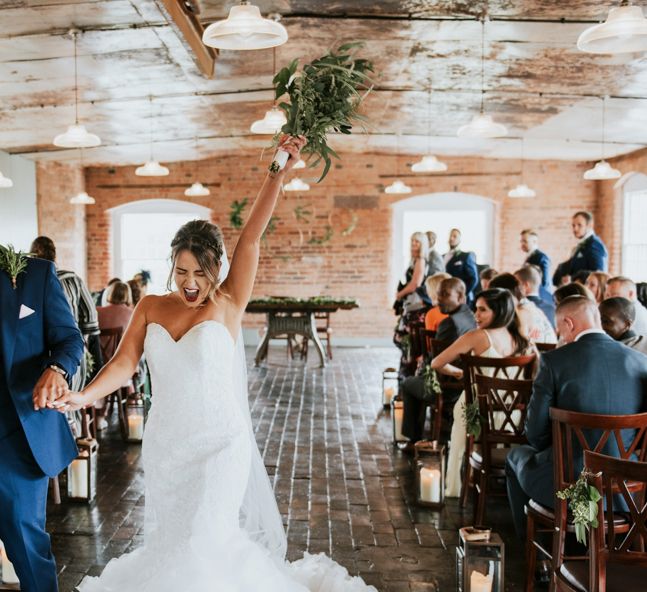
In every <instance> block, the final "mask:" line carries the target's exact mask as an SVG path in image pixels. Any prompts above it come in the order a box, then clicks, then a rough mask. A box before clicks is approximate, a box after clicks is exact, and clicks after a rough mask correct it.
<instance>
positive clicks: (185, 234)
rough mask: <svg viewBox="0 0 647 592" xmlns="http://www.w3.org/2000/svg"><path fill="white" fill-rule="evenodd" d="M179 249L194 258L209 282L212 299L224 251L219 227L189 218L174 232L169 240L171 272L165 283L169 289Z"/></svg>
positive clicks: (210, 297)
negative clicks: (187, 252) (189, 219)
mask: <svg viewBox="0 0 647 592" xmlns="http://www.w3.org/2000/svg"><path fill="white" fill-rule="evenodd" d="M181 251H189V252H190V253H191V254H192V255H193V256H194V257H195V258H196V260H197V262H198V265H199V266H200V269H202V271H203V272H204V275H205V278H206V279H207V281H208V282H209V299H210V300H212V301H213V300H214V298H215V295H216V291H217V290H218V286H219V285H220V281H219V279H218V275H219V273H220V260H221V258H222V255H223V253H224V247H223V240H222V232H221V231H220V228H218V227H217V226H216V225H215V224H212V223H211V222H207V221H206V220H191V222H187V223H186V224H184V225H183V226H181V227H180V229H179V230H178V231H177V232H176V233H175V236H174V237H173V240H172V241H171V273H170V274H169V278H168V282H167V285H166V288H167V290H169V291H171V290H172V284H173V271H174V269H175V262H176V261H177V256H178V255H179V253H180V252H181Z"/></svg>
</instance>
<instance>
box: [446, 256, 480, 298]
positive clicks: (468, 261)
mask: <svg viewBox="0 0 647 592" xmlns="http://www.w3.org/2000/svg"><path fill="white" fill-rule="evenodd" d="M445 271H446V272H447V273H448V274H449V275H451V276H453V277H455V278H459V279H461V280H463V282H464V283H465V288H466V290H465V295H466V296H467V302H468V303H471V302H472V301H473V300H474V290H475V289H476V286H478V283H479V272H478V268H477V267H476V256H475V255H474V253H471V252H469V253H464V252H463V251H457V252H456V253H455V255H454V256H453V257H452V258H451V259H450V260H449V261H448V262H447V264H446V265H445Z"/></svg>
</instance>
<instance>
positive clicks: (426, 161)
mask: <svg viewBox="0 0 647 592" xmlns="http://www.w3.org/2000/svg"><path fill="white" fill-rule="evenodd" d="M430 153H431V80H429V93H428V94H427V155H426V156H423V157H422V159H420V160H419V161H418V162H414V163H413V164H412V165H411V170H412V171H413V172H414V173H443V172H445V171H446V170H447V165H446V164H445V163H444V162H441V161H440V160H438V159H437V158H436V157H435V156H434V155H433V154H430Z"/></svg>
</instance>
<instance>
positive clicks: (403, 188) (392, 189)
mask: <svg viewBox="0 0 647 592" xmlns="http://www.w3.org/2000/svg"><path fill="white" fill-rule="evenodd" d="M399 156H400V134H399V133H398V134H397V135H396V137H395V158H396V161H395V165H396V166H395V169H396V174H398V173H399V172H400V161H399V158H398V157H399ZM384 193H389V194H394V195H404V194H406V193H411V187H409V186H408V185H407V184H405V183H403V182H402V181H400V179H396V180H395V181H393V183H391V185H389V186H388V187H385V188H384Z"/></svg>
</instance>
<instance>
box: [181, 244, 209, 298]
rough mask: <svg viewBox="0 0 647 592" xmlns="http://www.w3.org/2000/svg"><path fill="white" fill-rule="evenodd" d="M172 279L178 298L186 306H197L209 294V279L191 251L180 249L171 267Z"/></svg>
mask: <svg viewBox="0 0 647 592" xmlns="http://www.w3.org/2000/svg"><path fill="white" fill-rule="evenodd" d="M173 279H174V280H175V285H176V286H177V289H178V293H179V294H180V298H181V299H182V301H183V302H184V304H186V305H187V306H189V307H191V308H197V307H198V306H201V305H202V304H203V303H204V301H205V300H206V299H207V297H208V296H209V280H208V279H207V278H206V275H205V273H204V270H203V269H202V268H201V267H200V264H199V263H198V260H197V259H196V258H195V256H194V255H193V253H191V251H180V252H179V253H178V255H177V257H176V259H175V266H174V267H173Z"/></svg>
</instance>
